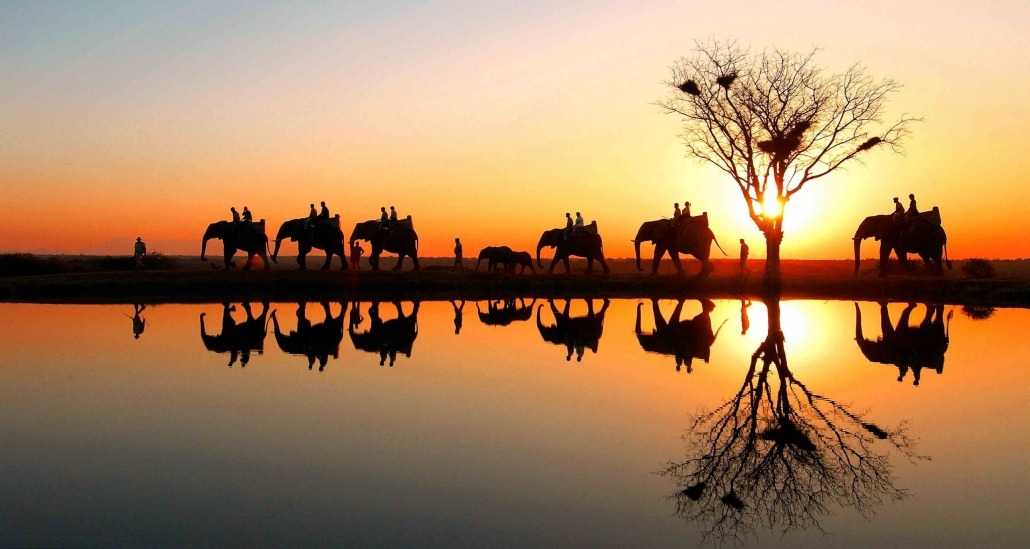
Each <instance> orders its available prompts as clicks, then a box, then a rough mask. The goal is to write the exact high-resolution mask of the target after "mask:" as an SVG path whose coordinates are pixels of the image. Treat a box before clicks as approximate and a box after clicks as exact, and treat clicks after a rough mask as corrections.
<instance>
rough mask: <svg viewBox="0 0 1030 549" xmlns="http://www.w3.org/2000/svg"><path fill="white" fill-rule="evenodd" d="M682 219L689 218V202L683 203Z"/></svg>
mask: <svg viewBox="0 0 1030 549" xmlns="http://www.w3.org/2000/svg"><path fill="white" fill-rule="evenodd" d="M683 217H690V202H684V203H683Z"/></svg>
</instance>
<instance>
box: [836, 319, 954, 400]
mask: <svg viewBox="0 0 1030 549" xmlns="http://www.w3.org/2000/svg"><path fill="white" fill-rule="evenodd" d="M924 306H925V307H926V314H925V315H924V316H923V321H922V322H920V323H919V325H918V326H909V324H908V322H909V316H911V314H912V311H913V310H914V309H915V308H916V305H915V303H909V304H908V306H907V307H905V310H904V311H902V313H901V317H900V318H898V325H897V326H892V325H891V318H890V313H888V312H887V304H886V303H880V330H881V332H882V333H883V335H882V336H881V337H879V338H877V339H876V341H872V340H868V339H866V338H865V337H864V336H863V335H862V311H861V309H859V307H858V303H855V341H857V342H858V348H859V349H861V350H862V354H863V355H865V357H866V358H867V359H869V361H870V362H877V363H879V364H891V365H894V366H897V367H898V381H901V380H903V379H904V378H905V374H907V373H908V371H909V370H912V376H913V378H914V380H913V382H912V384H913V385H919V375H920V373H921V371H922V369H923V368H929V369H931V370H934V371H935V372H937V373H938V374H940V373H943V372H944V353H945V352H946V351H947V350H948V343H949V341H950V338H949V335H948V332H949V330H948V327H947V326H945V323H944V306H943V305H929V304H925V305H924ZM948 320H949V324H950V320H951V313H949V314H948Z"/></svg>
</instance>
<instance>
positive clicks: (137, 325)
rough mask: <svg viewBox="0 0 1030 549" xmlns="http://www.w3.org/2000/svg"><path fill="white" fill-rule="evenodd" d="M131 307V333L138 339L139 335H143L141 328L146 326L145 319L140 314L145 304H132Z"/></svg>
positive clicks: (143, 328)
mask: <svg viewBox="0 0 1030 549" xmlns="http://www.w3.org/2000/svg"><path fill="white" fill-rule="evenodd" d="M132 308H133V313H132V335H133V337H135V338H136V339H139V336H141V335H143V330H145V329H146V327H147V321H146V319H144V318H143V317H142V316H140V315H141V314H143V309H146V308H147V306H146V305H133V306H132Z"/></svg>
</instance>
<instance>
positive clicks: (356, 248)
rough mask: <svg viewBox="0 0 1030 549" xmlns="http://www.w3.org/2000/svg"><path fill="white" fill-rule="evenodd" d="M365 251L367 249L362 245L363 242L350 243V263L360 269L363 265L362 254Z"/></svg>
mask: <svg viewBox="0 0 1030 549" xmlns="http://www.w3.org/2000/svg"><path fill="white" fill-rule="evenodd" d="M364 253H365V249H364V248H362V247H361V243H360V242H358V241H354V242H352V243H351V245H350V265H351V267H353V268H354V269H355V270H358V269H359V267H360V265H361V254H364Z"/></svg>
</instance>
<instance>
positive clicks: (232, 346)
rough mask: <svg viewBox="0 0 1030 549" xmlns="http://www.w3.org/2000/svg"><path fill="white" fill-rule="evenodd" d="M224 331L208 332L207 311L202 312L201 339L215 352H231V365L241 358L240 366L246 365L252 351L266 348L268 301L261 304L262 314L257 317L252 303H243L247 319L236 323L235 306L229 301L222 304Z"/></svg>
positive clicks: (261, 350) (258, 351)
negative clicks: (233, 313) (205, 322)
mask: <svg viewBox="0 0 1030 549" xmlns="http://www.w3.org/2000/svg"><path fill="white" fill-rule="evenodd" d="M222 307H223V308H222V333H221V334H218V335H213V334H208V333H207V330H206V329H205V327H204V317H205V316H206V315H207V313H200V339H202V340H203V341H204V347H205V348H207V350H208V351H211V352H214V353H229V354H230V357H229V366H232V365H233V364H235V363H236V358H237V357H239V358H240V366H246V365H247V362H249V361H250V352H251V351H257V353H258V354H261V353H263V352H264V349H265V333H266V331H267V327H266V326H265V318H266V316H267V315H268V303H267V302H265V303H262V304H261V314H260V315H259V316H257V317H255V316H254V313H253V312H252V311H251V309H250V303H243V310H244V311H246V313H247V320H245V321H243V322H240V323H239V324H237V323H236V320H235V319H233V317H232V311H235V310H236V307H235V306H230V305H229V304H228V303H225V304H223V306H222Z"/></svg>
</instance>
